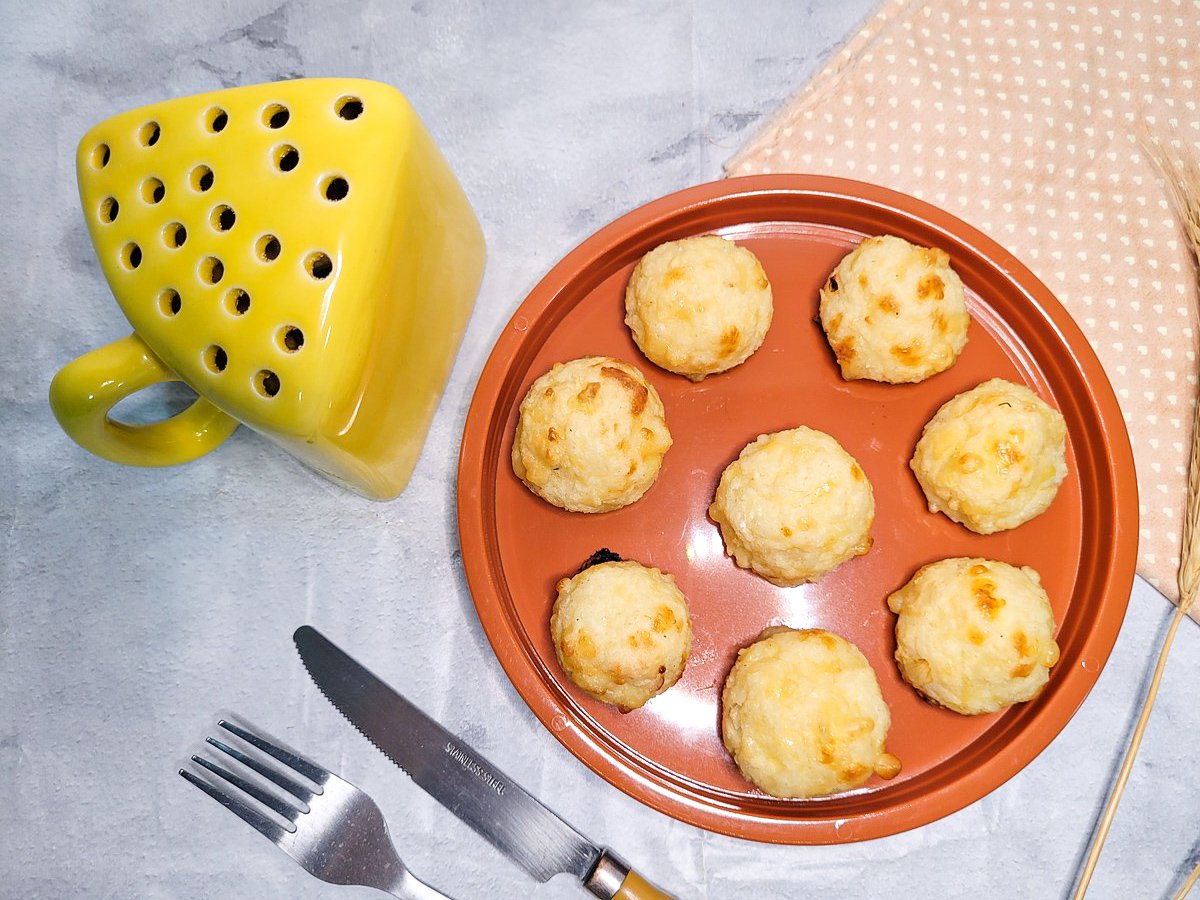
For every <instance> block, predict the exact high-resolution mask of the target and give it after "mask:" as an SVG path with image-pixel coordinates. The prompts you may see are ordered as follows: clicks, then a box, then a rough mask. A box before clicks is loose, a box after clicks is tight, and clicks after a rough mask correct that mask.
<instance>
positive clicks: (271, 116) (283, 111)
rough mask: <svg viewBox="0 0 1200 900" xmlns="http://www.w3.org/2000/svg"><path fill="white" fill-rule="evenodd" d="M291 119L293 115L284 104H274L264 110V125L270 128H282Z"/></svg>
mask: <svg viewBox="0 0 1200 900" xmlns="http://www.w3.org/2000/svg"><path fill="white" fill-rule="evenodd" d="M291 117H292V114H291V113H290V112H288V108H287V107H286V106H284V105H283V104H282V103H272V104H271V105H270V106H268V107H267V108H266V109H264V110H263V124H264V125H266V126H267V127H268V128H282V127H283V126H284V125H286V124H287V123H288V119H290V118H291Z"/></svg>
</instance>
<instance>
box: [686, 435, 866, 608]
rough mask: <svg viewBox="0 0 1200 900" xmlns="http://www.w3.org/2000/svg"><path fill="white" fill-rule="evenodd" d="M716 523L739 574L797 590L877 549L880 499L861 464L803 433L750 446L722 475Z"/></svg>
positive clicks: (713, 513)
mask: <svg viewBox="0 0 1200 900" xmlns="http://www.w3.org/2000/svg"><path fill="white" fill-rule="evenodd" d="M708 515H709V516H710V517H711V518H712V520H713V521H714V522H716V523H717V524H718V525H719V526H720V527H721V537H722V538H723V539H724V541H725V550H726V552H727V553H729V555H731V556H732V557H733V559H734V561H735V562H736V563H737V564H738V565H739V566H741V567H742V568H743V569H750V570H752V571H754V572H757V573H758V574H759V575H761V576H762V577H763V578H765V579H767V580H768V581H770V582H771V583H772V584H777V585H779V586H781V587H795V586H796V585H798V584H803V583H805V582H807V581H815V580H817V579H818V578H820V577H821V576H822V575H824V574H826V573H827V572H829V571H831V570H832V569H835V568H836V567H837V566H839V565H841V564H842V563H844V562H845V561H846V560H848V559H850V558H851V557H854V556H862V555H863V554H864V553H866V552H867V551H868V550H869V549H870V548H871V535H870V532H871V523H872V522H873V521H874V520H875V495H874V493H873V492H872V490H871V483H870V482H869V481H868V480H867V476H866V474H864V472H863V470H862V467H861V466H859V464H858V463H857V462H856V461H855V459H854V457H852V456H851V455H850V454H849V453H847V452H846V451H845V450H843V449H842V446H841V445H840V444H839V443H838V442H837V441H835V440H834V439H833V438H831V437H830V436H829V435H827V434H825V433H824V432H821V431H816V430H814V429H812V428H806V427H804V426H803V425H802V426H800V427H799V428H792V429H790V430H788V431H778V432H775V433H774V434H764V435H760V436H759V437H758V439H757V440H755V441H753V442H752V443H750V444H748V445H747V446H746V447H745V448H744V449H743V450H742V452H741V454H740V455H739V456H738V458H737V459H736V460H734V461H733V462H732V463H730V464H729V465H728V466H727V467H726V469H725V471H724V472H723V473H722V474H721V481H720V483H719V484H718V485H717V493H716V497H715V499H714V500H713V502H712V505H711V506H709V508H708Z"/></svg>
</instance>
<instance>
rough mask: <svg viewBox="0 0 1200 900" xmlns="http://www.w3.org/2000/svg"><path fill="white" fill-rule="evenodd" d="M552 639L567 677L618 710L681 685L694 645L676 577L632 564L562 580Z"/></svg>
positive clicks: (605, 567)
mask: <svg viewBox="0 0 1200 900" xmlns="http://www.w3.org/2000/svg"><path fill="white" fill-rule="evenodd" d="M550 635H551V637H552V639H553V641H554V652H555V654H556V655H557V656H558V662H559V665H561V666H562V669H563V671H564V672H566V673H567V675H568V677H570V679H571V680H572V681H573V682H575V684H576V685H578V687H579V688H580V690H582V691H584V692H585V693H587V694H589V695H590V696H592V697H595V698H596V699H597V700H600V701H603V702H604V703H611V704H613V705H614V706H616V707H617V708H618V709H620V710H621V712H629V711H630V710H633V709H637V708H638V707H640V706H641V705H642V704H644V703H645V702H646V701H647V700H649V699H650V698H651V697H654V696H656V695H658V694H661V693H662V692H663V691H665V690H666V689H667V688H669V687H670V686H671V685H673V684H674V683H675V682H677V681H678V680H679V676H680V675H682V674H683V668H684V666H685V665H686V664H687V659H688V653H689V652H690V650H691V645H692V626H691V620H690V619H689V617H688V607H687V601H686V600H685V599H684V596H683V593H682V592H681V591H680V590H679V588H678V587H677V586H676V585H675V579H674V577H672V576H671V575H668V574H665V573H663V572H660V571H659V570H658V569H653V568H648V567H647V566H643V565H642V564H641V563H638V562H634V561H632V560H624V561H620V562H603V563H599V564H596V565H592V566H589V567H588V568H586V569H584V570H583V571H582V572H580V573H579V574H578V575H576V576H574V577H573V578H564V579H562V580H561V581H559V583H558V598H557V599H556V600H555V601H554V610H553V612H552V613H551V616H550Z"/></svg>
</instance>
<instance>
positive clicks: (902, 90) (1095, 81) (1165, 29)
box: [726, 0, 1200, 621]
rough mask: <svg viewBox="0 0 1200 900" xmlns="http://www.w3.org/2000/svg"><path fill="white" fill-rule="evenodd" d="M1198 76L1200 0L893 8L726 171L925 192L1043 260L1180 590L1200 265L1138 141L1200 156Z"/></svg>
mask: <svg viewBox="0 0 1200 900" xmlns="http://www.w3.org/2000/svg"><path fill="white" fill-rule="evenodd" d="M1197 69H1200V2H1197V0H1174V2H1172V0H1091V2H1089V0H1082V2H1062V0H971V2H963V0H885V2H884V3H883V5H882V6H881V7H880V8H879V9H878V10H877V12H876V13H875V14H874V16H873V17H871V18H870V19H869V20H868V21H867V22H866V23H865V24H864V26H863V28H862V30H861V31H860V32H859V33H858V34H857V35H856V36H855V37H853V38H852V39H851V40H850V41H849V42H848V43H847V44H846V45H845V46H844V47H843V48H842V49H841V50H840V51H839V52H838V53H837V54H836V55H835V56H834V57H833V58H832V59H831V60H830V62H829V63H828V64H827V65H826V66H825V68H824V69H822V70H821V71H820V72H819V73H818V74H817V76H816V77H815V78H814V79H813V80H812V81H811V82H810V83H809V84H808V85H807V86H806V87H805V88H804V89H803V90H801V91H800V93H799V94H797V95H796V96H795V97H793V98H792V100H790V101H789V102H788V103H787V105H786V106H785V107H784V108H783V109H782V110H781V111H780V112H779V113H778V114H777V115H776V116H775V117H774V118H773V119H772V120H771V121H770V122H769V123H768V124H767V125H766V126H765V127H764V128H763V129H762V130H761V131H760V132H759V133H758V134H756V135H755V136H754V137H753V138H751V140H750V141H749V142H748V143H747V144H746V146H745V147H743V148H742V149H741V150H740V151H739V152H738V153H737V155H736V156H734V157H733V158H732V159H731V160H730V161H729V162H728V163H727V164H726V174H728V175H750V174H757V173H764V172H805V173H820V174H829V175H840V176H843V177H847V178H857V179H860V180H862V181H870V182H874V183H876V184H881V185H884V186H886V187H890V188H893V189H895V190H898V191H902V192H904V193H907V194H912V195H914V196H916V197H919V198H921V199H923V200H926V201H928V202H930V203H934V204H936V205H937V206H940V207H941V208H943V209H945V210H947V211H948V212H950V213H952V214H954V215H956V216H958V217H959V218H961V219H963V220H965V221H967V222H969V223H970V224H972V225H974V226H975V227H977V228H979V229H980V230H982V231H983V232H984V233H986V234H989V235H990V236H992V237H993V238H994V239H996V240H997V241H999V242H1000V243H1001V244H1003V245H1004V246H1005V247H1006V248H1007V249H1008V250H1009V251H1011V252H1012V253H1013V254H1015V255H1016V256H1017V257H1018V258H1019V259H1021V260H1022V262H1024V263H1025V264H1026V265H1028V266H1029V267H1030V268H1031V269H1032V270H1033V271H1034V273H1036V274H1037V276H1038V277H1039V278H1040V279H1041V280H1042V281H1043V282H1044V283H1045V284H1046V285H1047V286H1048V287H1049V288H1050V290H1051V291H1053V292H1054V293H1055V295H1056V296H1057V297H1058V298H1059V300H1060V301H1061V302H1062V303H1063V305H1064V306H1066V308H1067V309H1068V310H1069V311H1070V312H1071V314H1072V315H1073V316H1074V317H1075V320H1076V321H1077V322H1078V323H1079V325H1080V327H1081V328H1082V329H1083V331H1084V333H1085V334H1086V335H1087V337H1088V340H1089V341H1090V342H1091V344H1092V347H1093V348H1094V349H1095V351H1096V353H1097V355H1098V356H1099V357H1100V360H1101V362H1102V363H1103V365H1104V368H1105V370H1106V371H1107V373H1108V376H1109V379H1110V380H1111V381H1112V384H1113V387H1114V389H1115V390H1116V392H1117V396H1118V398H1119V401H1120V403H1121V406H1122V411H1123V413H1124V416H1125V421H1126V424H1127V426H1128V428H1129V434H1130V438H1131V440H1132V443H1133V451H1134V456H1135V460H1136V465H1137V477H1138V486H1139V495H1140V506H1141V518H1140V529H1141V534H1140V538H1141V539H1140V558H1139V564H1138V571H1139V573H1140V574H1141V575H1142V576H1143V577H1145V578H1146V579H1147V580H1148V581H1149V582H1150V583H1151V584H1153V585H1154V586H1155V587H1156V588H1158V589H1159V590H1160V591H1162V592H1163V593H1164V594H1166V595H1167V596H1168V597H1169V598H1171V599H1172V600H1175V599H1176V597H1177V588H1176V584H1175V580H1176V571H1177V568H1178V565H1179V552H1180V533H1181V530H1182V519H1183V504H1184V500H1185V497H1186V489H1187V466H1188V452H1189V447H1190V441H1191V428H1192V407H1193V404H1194V403H1195V394H1196V383H1197V379H1196V375H1197V366H1196V352H1195V347H1196V302H1197V297H1196V294H1197V290H1196V271H1195V268H1194V264H1193V261H1192V258H1191V255H1190V250H1189V244H1188V241H1187V239H1186V238H1185V237H1184V234H1183V232H1182V230H1181V229H1180V227H1179V224H1178V221H1177V220H1176V218H1175V216H1174V213H1173V211H1172V207H1171V204H1170V201H1169V199H1168V193H1167V190H1166V188H1165V187H1164V186H1163V184H1162V183H1161V182H1160V181H1159V180H1158V177H1157V175H1156V173H1155V170H1154V168H1153V166H1152V164H1151V163H1150V161H1149V160H1148V158H1147V156H1146V154H1145V152H1144V151H1143V150H1142V148H1141V147H1140V146H1139V144H1138V142H1137V141H1136V140H1135V138H1134V135H1135V134H1136V133H1137V129H1139V128H1142V127H1144V128H1145V129H1146V131H1148V132H1149V133H1150V134H1151V135H1157V136H1158V137H1159V139H1160V140H1162V141H1164V142H1166V141H1168V140H1171V139H1172V138H1178V139H1181V140H1182V142H1183V144H1184V146H1185V148H1186V149H1190V150H1191V152H1192V154H1193V158H1200V106H1198V104H1200V85H1198V84H1197V80H1198V79H1197V75H1198V73H1197ZM1192 614H1193V616H1196V617H1197V620H1198V621H1200V605H1197V607H1196V609H1195V610H1194V611H1193V613H1192Z"/></svg>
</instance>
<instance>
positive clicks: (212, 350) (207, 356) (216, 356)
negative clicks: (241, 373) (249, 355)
mask: <svg viewBox="0 0 1200 900" xmlns="http://www.w3.org/2000/svg"><path fill="white" fill-rule="evenodd" d="M227 365H229V354H227V353H226V352H225V348H224V347H220V346H218V345H216V344H213V345H212V346H211V347H209V348H208V349H207V350H205V351H204V366H205V368H207V369H208V371H210V372H218V373H219V372H224V371H225V367H226V366H227Z"/></svg>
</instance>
